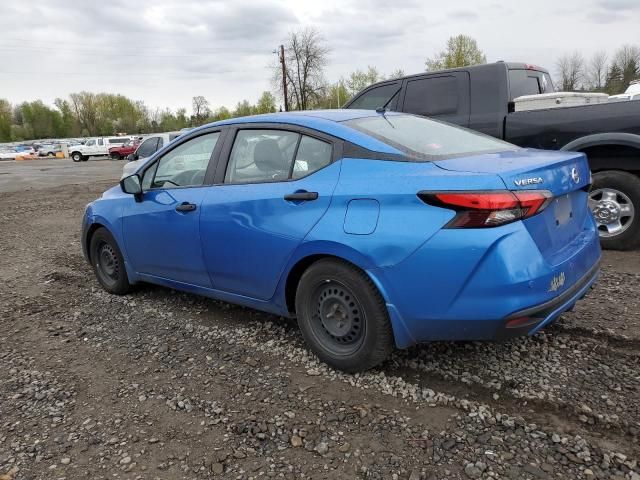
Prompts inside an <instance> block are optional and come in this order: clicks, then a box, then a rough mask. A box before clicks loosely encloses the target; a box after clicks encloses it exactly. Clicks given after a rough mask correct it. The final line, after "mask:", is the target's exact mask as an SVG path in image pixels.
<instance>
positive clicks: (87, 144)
mask: <svg viewBox="0 0 640 480" xmlns="http://www.w3.org/2000/svg"><path fill="white" fill-rule="evenodd" d="M95 144H96V141H95V140H88V141H87V143H86V144H85V145H86V146H87V147H92V146H94V145H95Z"/></svg>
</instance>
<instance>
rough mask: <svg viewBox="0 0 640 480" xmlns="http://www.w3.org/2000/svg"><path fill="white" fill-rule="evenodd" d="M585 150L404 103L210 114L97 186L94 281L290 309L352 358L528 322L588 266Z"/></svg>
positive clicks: (596, 253) (591, 236) (333, 354)
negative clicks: (527, 143) (455, 120)
mask: <svg viewBox="0 0 640 480" xmlns="http://www.w3.org/2000/svg"><path fill="white" fill-rule="evenodd" d="M589 185H590V173H589V168H588V166H587V161H586V158H585V156H584V154H581V153H570V152H548V151H535V150H527V149H522V148H518V147H516V146H514V145H511V144H508V143H505V142H502V141H500V140H496V139H494V138H490V137H487V136H484V135H482V134H478V133H475V132H471V131H468V130H464V129H460V128H458V127H453V126H451V125H448V124H444V123H441V122H437V121H433V120H429V119H426V118H422V117H417V116H413V115H408V114H401V113H391V112H385V111H383V110H380V111H378V112H374V111H364V110H334V111H330V110H329V111H315V112H296V113H281V114H270V115H262V116H255V117H246V118H237V119H232V120H227V121H224V122H219V123H213V124H210V125H206V126H203V127H200V128H198V129H195V130H193V131H190V132H189V133H187V134H185V135H184V136H182V137H180V138H178V139H176V140H175V141H174V142H172V143H170V144H169V145H167V146H165V147H164V148H163V149H161V150H160V151H158V152H157V153H156V154H154V155H153V156H152V157H150V158H149V160H148V161H146V162H144V163H143V164H142V165H141V166H140V167H139V168H138V170H137V171H136V173H134V174H133V175H130V176H128V177H125V178H124V179H122V181H121V182H120V185H119V186H116V187H113V188H111V189H110V190H107V191H106V192H105V193H104V194H103V195H102V197H101V198H99V199H98V200H96V201H94V202H92V203H90V204H89V205H88V206H87V208H86V211H85V214H84V223H83V229H82V246H83V249H84V252H85V256H86V257H87V259H88V261H89V262H90V263H91V265H92V266H93V268H94V269H95V273H96V276H97V278H98V281H99V282H100V284H101V285H102V286H103V287H104V288H105V289H106V290H107V291H109V292H111V293H115V294H125V293H127V292H129V291H130V290H131V288H132V285H133V284H136V283H138V282H150V283H156V284H160V285H164V286H167V287H171V288H175V289H178V290H184V291H187V292H192V293H196V294H200V295H205V296H208V297H212V298H216V299H220V300H224V301H228V302H233V303H237V304H241V305H245V306H248V307H252V308H257V309H260V310H264V311H267V312H272V313H275V314H277V315H284V316H287V317H297V320H298V324H299V326H300V329H301V330H302V334H303V336H304V339H305V340H306V342H307V343H308V345H309V346H310V348H311V349H312V350H313V351H314V352H315V353H316V354H317V355H318V357H320V358H321V359H322V360H323V361H325V362H326V363H328V364H330V365H331V366H333V367H336V368H339V369H342V370H346V371H350V372H354V371H359V370H363V369H367V368H370V367H372V366H374V365H376V364H378V363H380V362H381V361H383V360H384V359H385V358H386V357H387V356H388V355H389V353H390V352H391V350H392V348H393V346H394V344H395V346H397V347H399V348H405V347H408V346H409V345H412V344H415V343H417V342H426V341H431V340H490V339H500V338H508V337H512V336H515V335H519V334H527V335H532V334H534V333H536V332H537V331H538V330H539V329H541V328H543V327H544V326H546V325H548V324H549V323H550V322H552V321H554V320H555V319H556V318H558V316H559V315H560V314H561V313H563V312H565V311H567V310H570V309H571V308H573V306H574V304H575V303H576V302H577V301H578V300H579V299H580V298H582V297H583V296H584V295H585V294H586V293H587V291H588V290H589V289H590V287H591V286H592V285H593V283H594V282H595V280H596V277H597V275H598V264H599V259H600V247H599V243H598V234H597V231H596V226H595V223H594V220H593V218H592V217H591V215H590V213H589V210H588V208H587V198H588V190H589Z"/></svg>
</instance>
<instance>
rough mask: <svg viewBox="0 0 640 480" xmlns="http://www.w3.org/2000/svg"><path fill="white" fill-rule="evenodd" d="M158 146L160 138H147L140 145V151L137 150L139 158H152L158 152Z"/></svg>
mask: <svg viewBox="0 0 640 480" xmlns="http://www.w3.org/2000/svg"><path fill="white" fill-rule="evenodd" d="M157 145H158V137H151V138H147V139H146V140H145V141H144V142H142V143H141V144H140V146H139V147H138V150H136V155H137V156H138V158H147V157H150V156H151V155H153V154H154V153H156V151H157V150H158V148H157Z"/></svg>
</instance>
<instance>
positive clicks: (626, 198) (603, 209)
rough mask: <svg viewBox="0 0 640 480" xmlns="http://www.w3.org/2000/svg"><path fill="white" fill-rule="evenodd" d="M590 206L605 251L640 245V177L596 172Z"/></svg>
mask: <svg viewBox="0 0 640 480" xmlns="http://www.w3.org/2000/svg"><path fill="white" fill-rule="evenodd" d="M589 207H590V208H591V211H592V212H593V217H594V218H595V221H596V225H597V226H598V233H599V234H600V243H601V244H602V247H603V248H606V249H610V250H630V249H632V248H636V247H638V246H639V245H640V218H639V216H640V178H638V177H636V176H635V175H632V174H630V173H627V172H622V171H619V170H609V171H605V172H599V173H595V174H594V175H593V186H592V187H591V192H590V193H589Z"/></svg>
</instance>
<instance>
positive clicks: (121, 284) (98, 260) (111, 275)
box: [89, 228, 131, 295]
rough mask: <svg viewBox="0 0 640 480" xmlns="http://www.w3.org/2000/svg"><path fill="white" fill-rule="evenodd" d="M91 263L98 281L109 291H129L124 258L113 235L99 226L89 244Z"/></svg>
mask: <svg viewBox="0 0 640 480" xmlns="http://www.w3.org/2000/svg"><path fill="white" fill-rule="evenodd" d="M89 254H90V257H89V258H90V259H91V265H92V266H93V270H94V272H95V274H96V277H97V278H98V282H100V285H102V288H104V289H105V290H106V291H107V292H109V293H114V294H116V295H124V294H125V293H128V292H130V291H131V284H130V283H129V279H128V277H127V271H126V269H125V266H124V258H123V257H122V253H121V252H120V249H119V248H118V244H117V243H116V241H115V239H114V238H113V236H112V235H111V234H110V233H109V231H108V230H107V229H105V228H99V229H98V230H96V231H95V232H94V234H93V236H92V237H91V242H90V245H89Z"/></svg>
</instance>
